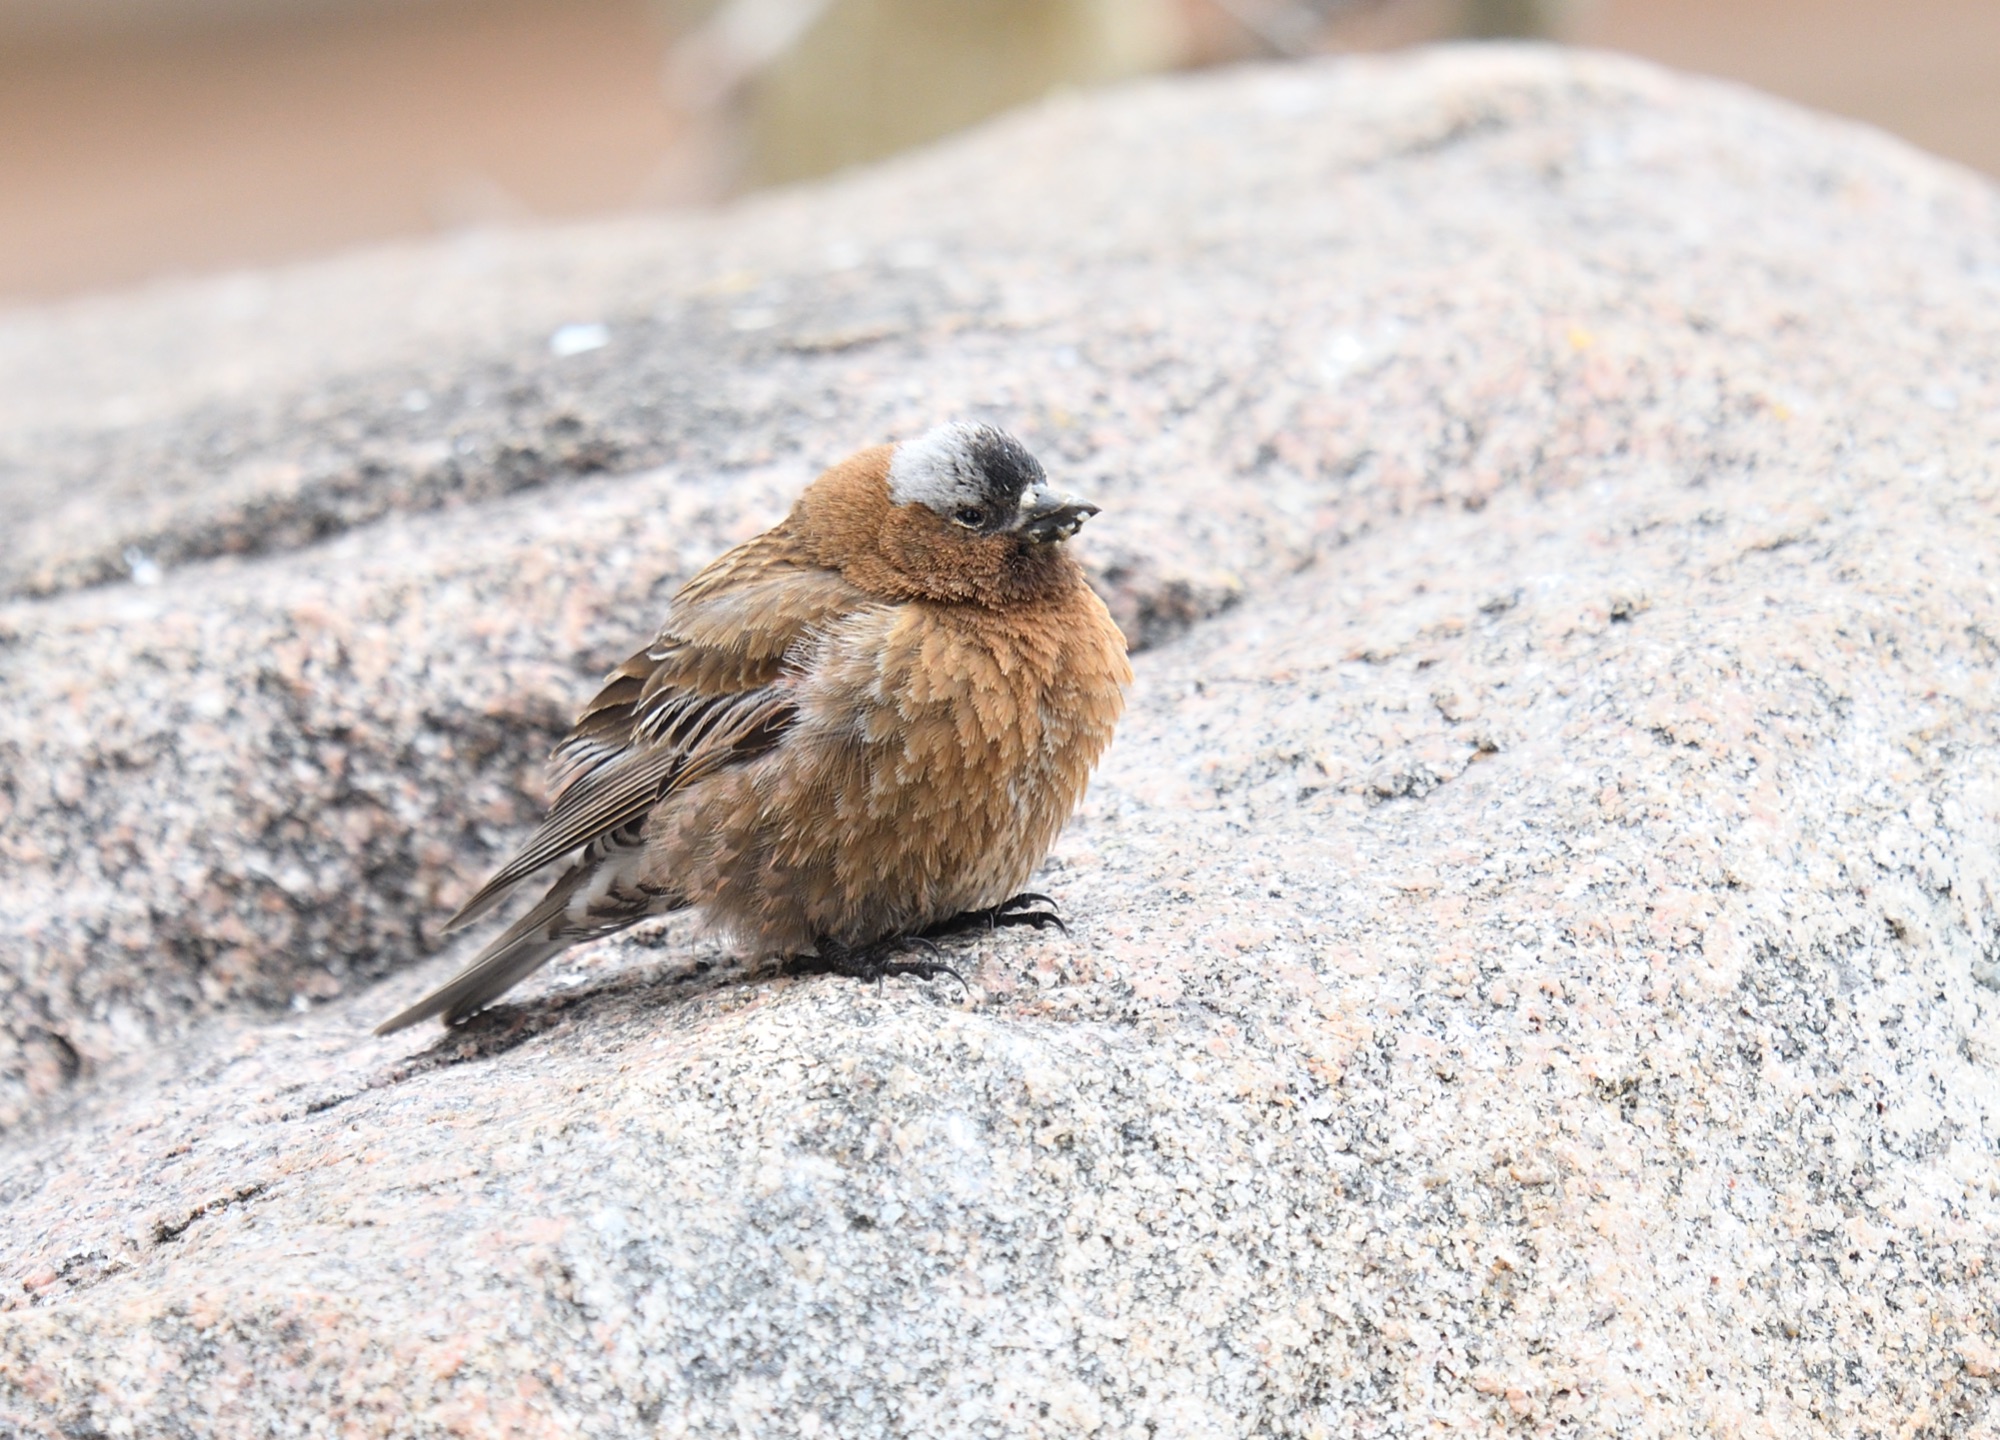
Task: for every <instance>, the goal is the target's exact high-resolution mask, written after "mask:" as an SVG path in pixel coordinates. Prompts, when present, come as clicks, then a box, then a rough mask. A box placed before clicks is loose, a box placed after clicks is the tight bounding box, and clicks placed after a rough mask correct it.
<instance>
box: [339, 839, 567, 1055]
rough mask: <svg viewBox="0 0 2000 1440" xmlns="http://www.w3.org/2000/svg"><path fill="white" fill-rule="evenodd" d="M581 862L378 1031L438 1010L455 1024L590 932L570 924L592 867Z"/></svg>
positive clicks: (377, 1030)
mask: <svg viewBox="0 0 2000 1440" xmlns="http://www.w3.org/2000/svg"><path fill="white" fill-rule="evenodd" d="M588 868H589V867H587V866H584V865H578V866H576V867H575V868H573V869H572V870H571V871H570V872H569V873H568V874H567V875H565V876H563V877H562V879H560V880H558V881H557V882H556V883H555V884H554V885H553V886H551V887H550V889H549V893H548V894H547V895H544V896H543V897H542V899H541V902H540V903H539V904H537V905H536V906H535V908H534V909H532V910H530V911H529V912H528V913H527V914H525V915H523V916H522V917H521V918H520V919H519V920H516V921H515V922H514V923H513V924H512V925H509V926H508V927H507V928H506V930H504V931H503V932H502V933H501V934H500V936H499V937H498V938H497V939H495V940H494V942H493V943H492V944H491V945H488V946H487V947H486V948H485V949H484V950H482V951H480V952H479V954H478V956H477V957H476V958H475V959H474V960H473V962H472V963H471V964H470V965H467V966H466V967H465V968H464V969H463V970H461V971H459V972H458V974H456V975H454V976H452V977H451V979H450V980H448V981H446V982H445V983H444V984H443V985H440V986H439V987H438V988H437V989H435V990H433V991H431V993H430V994H428V995H426V996H424V998H423V999H421V1000H419V1001H418V1002H417V1003H416V1004H414V1005H412V1006H411V1007H410V1008H409V1009H407V1010H404V1011H402V1012H400V1013H399V1014H396V1015H392V1016H390V1017H389V1018H388V1019H387V1020H384V1021H383V1022H382V1023H381V1024H380V1025H377V1026H376V1027H375V1033H376V1034H377V1035H392V1034H394V1033H395V1032H396V1031H398V1030H403V1029H407V1028H408V1027H409V1026H411V1025H415V1024H416V1023H417V1022H418V1021H420V1020H428V1019H430V1018H431V1016H433V1015H440V1016H442V1017H444V1023H445V1024H447V1025H454V1024H456V1023H457V1022H458V1021H460V1020H463V1019H464V1018H465V1017H466V1016H468V1015H470V1014H472V1012H473V1011H475V1010H477V1009H479V1008H480V1007H481V1006H483V1005H485V1004H487V1003H488V1002H490V1001H493V1000H497V999H499V998H500V996H502V995H504V994H505V993H506V992H507V991H509V990H511V989H513V988H514V986H516V985H518V984H520V982H521V981H523V980H525V979H527V978H528V977H529V976H530V975H532V974H534V973H535V971H537V970H539V969H541V968H542V966H544V965H546V964H547V963H548V962H549V961H550V960H551V959H552V958H553V957H555V956H556V955H558V954H560V953H561V952H562V951H564V950H567V949H568V948H569V947H570V946H572V945H574V944H576V942H577V941H579V940H584V939H588V938H590V932H588V931H584V932H581V933H579V932H578V931H577V929H576V928H575V927H574V926H573V925H571V924H570V923H569V919H570V917H569V915H568V914H567V911H568V909H569V902H570V898H571V896H573V895H574V894H575V892H576V888H577V886H578V885H579V884H580V883H582V881H583V879H584V877H585V874H586V873H587V871H588Z"/></svg>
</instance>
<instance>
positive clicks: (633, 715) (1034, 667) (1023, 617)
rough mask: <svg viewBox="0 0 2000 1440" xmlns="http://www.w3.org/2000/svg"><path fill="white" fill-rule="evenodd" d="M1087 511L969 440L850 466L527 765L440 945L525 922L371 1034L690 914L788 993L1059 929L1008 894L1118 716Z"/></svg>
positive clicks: (876, 454)
mask: <svg viewBox="0 0 2000 1440" xmlns="http://www.w3.org/2000/svg"><path fill="white" fill-rule="evenodd" d="M1096 513H1097V507H1096V506H1095V505H1092V504H1089V503H1088V502H1086V501H1084V500H1081V499H1079V498H1077V497H1076V496H1073V495H1063V494H1058V493H1057V492H1055V491H1054V490H1052V489H1051V488H1050V487H1049V484H1048V480H1047V477H1046V476H1045V475H1044V474H1043V471H1042V467H1041V465H1040V463H1039V462H1037V461H1036V459H1035V458H1034V456H1032V455H1030V454H1029V453H1028V451H1027V450H1026V449H1025V448H1024V447H1023V446H1022V445H1021V443H1020V442H1019V441H1018V440H1016V439H1014V438H1013V437H1012V436H1010V435H1006V434H1003V433H1002V432H1000V431H998V430H995V429H992V428H990V427H988V426H984V425H965V424H959V425H945V426H940V427H938V428H937V429H934V430H932V431H930V432H928V433H927V434H925V435H923V436H921V437H920V438H918V439H916V440H911V441H906V442H904V443H903V444H900V445H894V446H890V445H881V446H876V447H874V448H872V449H868V450H863V451H861V452H860V453H859V454H857V455H854V456H852V457H850V458H849V459H847V460H844V461H842V462H841V463H840V464H838V465H836V466H834V467H833V468H832V469H831V470H828V471H827V472H826V473H825V474H823V475H821V476H820V477H819V478H818V479H817V480H815V481H814V482H813V483H812V484H811V485H810V486H808V487H807V489H806V491H805V493H804V494H803V495H801V496H800V497H799V500H798V503H797V504H796V505H794V506H793V507H792V512H791V514H790V515H788V516H786V517H785V519H784V520H783V521H782V522H780V523H779V524H778V525H776V526H774V527H773V528H772V529H770V530H767V531H765V532H764V533H763V534H762V535H759V536H757V537H756V538H755V539H754V540H750V541H747V542H745V543H744V544H742V545H739V546H737V547H736V548H735V549H734V550H731V551H729V552H728V553H727V554H725V555H723V556H722V557H720V558H719V559H717V560H715V561H714V562H713V563H712V564H710V565H709V566H708V567H707V568H706V569H704V570H703V571H702V572H701V573H700V574H698V575H696V576H695V577H694V578H693V579H692V580H690V581H688V583H687V584H686V585H684V586H682V587H681V590H680V592H679V593H678V594H677V595H675V596H674V599H673V603H672V607H671V609H670V610H669V611H668V614H667V622H666V625H665V626H664V627H663V628H662V629H661V631H660V635H659V638H658V639H657V640H655V641H654V642H653V644H652V645H650V646H649V647H647V648H646V649H645V650H642V651H640V652H639V653H638V654H637V655H634V656H633V657H632V658H631V659H630V660H627V661H626V662H625V663H624V664H623V665H620V666H619V667H618V668H617V669H616V670H615V671H613V672H612V674H611V677H610V679H609V680H607V681H606V682H605V685H604V688H603V689H602V690H600V691H599V692H598V693H597V698H596V699H594V700H592V701H591V702H590V704H589V705H587V706H586V707H585V708H584V711H583V713H582V715H581V716H579V717H578V719H577V722H576V726H575V728H574V729H572V730H571V731H570V733H569V736H568V738H567V739H565V740H564V741H563V742H562V743H561V744H560V745H559V746H557V747H556V751H555V755H554V757H553V758H552V760H551V762H550V763H551V778H552V784H551V790H552V794H553V799H552V801H551V804H550V807H549V814H548V818H547V819H546V820H544V821H543V822H542V827H541V829H539V830H537V831H536V832H535V834H534V836H533V837H532V838H531V839H530V840H529V841H528V843H527V844H526V845H525V846H523V847H522V849H521V852H520V853H519V854H517V855H516V856H515V857H514V858H513V859H512V860H510V861H508V862H507V864H506V865H504V866H502V867H501V869H500V871H499V873H497V874H496V875H494V877H493V878H492V879H491V880H489V881H487V882H486V884H485V886H484V887H483V888H482V889H481V890H480V891H479V893H478V894H476V895H474V896H473V897H472V899H471V900H470V901H468V902H467V904H466V906H465V908H464V909H462V910H460V911H459V912H458V914H457V915H455V916H453V917H452V919H451V921H450V923H449V924H448V925H447V926H446V927H445V928H446V929H447V930H452V929H456V928H457V927H459V926H461V925H465V924H467V923H469V922H471V921H473V920H476V919H478V918H479V917H480V916H481V915H484V914H485V913H486V912H487V911H488V910H490V909H492V908H493V907H494V906H495V905H497V904H498V903H499V902H500V901H501V900H502V899H504V898H505V897H506V896H507V895H508V894H509V893H510V892H511V891H513V889H514V888H515V887H516V886H518V885H520V884H522V883H523V882H524V881H527V880H529V879H533V878H550V879H552V883H551V884H550V885H549V887H548V890H547V892H546V893H545V894H544V895H543V896H542V898H541V900H540V901H539V902H537V903H536V905H535V906H534V908H533V909H531V910H529V911H528V913H527V914H525V915H523V916H522V917H521V918H520V919H519V920H517V921H516V922H515V923H514V924H513V925H511V926H509V927H508V928H507V930H506V931H505V932H504V933H503V934H501V935H500V937H499V938H498V939H496V940H495V941H494V942H493V943H492V944H491V945H488V946H487V947H486V948H485V950H483V951H481V952H480V954H479V956H478V958H477V959H475V960H474V961H473V962H472V963H471V964H470V965H468V966H467V967H466V968H465V969H464V970H463V971H461V972H460V973H459V974H458V975H457V976H456V977H455V978H454V979H452V980H451V981H450V982H448V983H447V984H446V985H444V986H443V987H442V988H440V989H438V990H436V991H433V992H432V993H431V994H429V995H427V996H425V997H424V998H423V999H422V1000H419V1001H418V1002H417V1003H416V1004H415V1005H412V1006H411V1007H410V1008H409V1009H407V1010H405V1011H403V1012H402V1013H401V1014H400V1015H397V1016H395V1017H394V1018H393V1019H390V1020H388V1021H386V1022H384V1023H383V1024H382V1025H381V1026H379V1027H378V1028H377V1030H376V1033H377V1034H378V1035H386V1034H388V1033H390V1032H391V1031H394V1030H400V1029H402V1028H403V1027H404V1026H406V1025H414V1024H415V1023H417V1022H418V1021H420V1020H424V1019H428V1018H429V1017H430V1016H433V1015H439V1016H442V1017H443V1018H444V1020H445V1023H447V1024H452V1023H455V1022H457V1021H459V1020H461V1019H463V1018H464V1017H466V1016H467V1015H470V1014H472V1013H473V1012H475V1011H477V1010H478V1009H480V1008H481V1007H482V1006H484V1005H486V1004H488V1003H489V1002H491V1001H492V1000H493V999H494V998H496V997H497V996H499V995H500V994H502V993H503V992H504V991H506V990H508V989H509V988H511V987H512V986H514V985H515V984H517V983H518V982H519V981H521V980H522V979H524V978H525V977H526V976H528V975H529V974H531V973H533V972H534V971H535V970H536V969H538V968H539V967H540V966H541V965H543V964H544V963H545V962H547V961H548V960H549V959H550V957H552V956H554V955H556V954H557V953H559V952H560V951H562V950H564V949H567V948H568V947H569V946H571V945H574V944H576V943H577V942H579V941H582V940H590V939H595V938H597V937H599V936H603V935H609V934H612V933H613V932H615V931H618V930H622V929H624V928H625V927H626V926H628V925H631V924H633V923H634V922H635V921H638V920H642V919H644V918H645V917H647V916H649V915H661V914H665V913H667V912H669V911H674V910H683V909H689V908H695V909H699V910H701V911H702V912H703V913H704V915H705V917H706V918H707V919H708V921H710V922H711V923H712V924H715V925H717V926H718V927H720V928H721V929H723V930H725V931H727V932H729V933H731V934H732V935H734V936H735V937H736V939H737V940H738V941H739V942H740V943H741V944H742V945H743V946H744V947H745V948H746V949H748V950H750V951H752V952H753V953H755V954H757V955H761V956H784V957H788V958H789V960H790V962H791V964H790V966H789V968H791V969H793V970H795V971H800V972H814V971H817V972H823V973H827V972H830V973H834V974H841V975H853V976H859V977H863V978H877V977H880V976H883V975H898V974H917V975H922V976H924V977H926V978H929V977H931V976H933V975H935V974H938V973H943V972H945V971H946V970H947V969H948V967H946V966H944V965H942V964H939V963H937V962H936V961H934V960H914V961H899V960H895V959H893V958H891V957H893V956H894V955H896V954H898V953H901V952H902V951H903V950H904V949H905V948H906V947H907V946H909V945H912V944H915V945H920V946H924V947H926V948H928V949H929V950H931V951H932V953H935V946H934V945H932V944H931V943H930V942H932V941H934V940H935V939H937V938H939V937H941V936H944V935H948V934H955V933H959V932H960V931H963V930H968V929H972V928H974V927H977V928H987V927H992V926H1000V925H1021V924H1026V925H1035V926H1037V927H1039V926H1042V925H1048V924H1060V923H1061V922H1060V921H1059V920H1057V918H1056V916H1055V914H1054V912H1053V909H1052V908H1045V907H1049V906H1050V902H1049V901H1048V899H1047V897H1045V896H1040V895H1024V894H1017V893H1016V892H1017V891H1018V890H1019V889H1020V887H1021V886H1022V885H1023V884H1025V883H1026V882H1027V879H1028V876H1029V874H1030V873H1031V872H1032V871H1033V870H1034V868H1035V866H1036V865H1037V864H1038V863H1040V861H1041V858H1042V856H1043V855H1044V854H1045V853H1047V851H1048V848H1049V846H1050V845H1051V844H1052V843H1054V841H1055V838H1056V834H1057V832H1058V831H1060V830H1061V829H1062V826H1063V822H1064V821H1065V820H1067V819H1068V818H1069V814H1070V811H1071V810H1073V809H1074V808H1075V807H1076V803H1077V801H1078V800H1080V799H1081V798H1082V797H1083V791H1084V785H1085V783H1086V781H1087V780H1088V778H1089V775H1090V770H1091V767H1092V766H1093V765H1095V764H1096V763H1097V758H1098V756H1099V755H1101V754H1102V753H1103V752H1104V747H1105V746H1106V745H1107V744H1108V743H1109V742H1110V740H1111V731H1112V727H1113V726H1114V725H1115V724H1116V723H1117V721H1118V716H1119V713H1120V711H1122V710H1123V709H1124V703H1125V699H1124V687H1125V686H1126V685H1128V684H1130V683H1131V680H1132V668H1131V666H1130V665H1128V664H1127V663H1126V659H1125V640H1124V637H1123V636H1122V635H1121V634H1120V633H1119V631H1118V627H1117V626H1116V625H1115V624H1113V623H1112V620H1111V616H1110V614H1109V613H1108V612H1107V611H1106V610H1105V608H1104V603H1103V602H1102V601H1101V600H1099V599H1098V598H1097V596H1096V595H1095V594H1093V593H1092V592H1091V590H1090V587H1089V586H1088V585H1087V584H1085V583H1084V578H1083V571H1082V569H1081V568H1080V567H1079V566H1078V565H1077V563H1076V561H1075V560H1074V559H1073V558H1071V556H1070V555H1069V553H1068V551H1067V549H1066V548H1065V546H1064V545H1063V543H1062V542H1063V541H1065V540H1067V539H1068V538H1069V537H1070V536H1071V535H1073V534H1075V533H1076V531H1077V529H1078V527H1080V526H1081V525H1082V524H1083V522H1084V520H1085V519H1086V518H1087V517H1088V516H1091V515H1094V514H1096Z"/></svg>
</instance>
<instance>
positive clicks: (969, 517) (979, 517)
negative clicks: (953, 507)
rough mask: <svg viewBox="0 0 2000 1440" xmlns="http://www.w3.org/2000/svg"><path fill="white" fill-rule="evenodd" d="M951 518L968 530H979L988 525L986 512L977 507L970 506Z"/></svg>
mask: <svg viewBox="0 0 2000 1440" xmlns="http://www.w3.org/2000/svg"><path fill="white" fill-rule="evenodd" d="M951 518H952V519H954V520H956V521H957V522H958V523H959V524H961V525H963V526H964V527H965V528H966V529H968V530H977V529H978V528H979V527H980V526H981V525H984V524H985V523H986V512H985V511H984V510H981V509H980V508H979V507H978V506H977V505H968V506H966V507H965V508H964V509H963V510H960V511H959V512H958V513H957V514H955V515H953V516H952V517H951Z"/></svg>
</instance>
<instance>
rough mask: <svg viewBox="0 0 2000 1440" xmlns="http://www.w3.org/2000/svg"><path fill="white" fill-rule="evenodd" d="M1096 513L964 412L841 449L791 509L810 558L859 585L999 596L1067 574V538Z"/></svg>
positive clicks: (957, 596) (1018, 596) (921, 593)
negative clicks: (841, 455) (963, 417)
mask: <svg viewBox="0 0 2000 1440" xmlns="http://www.w3.org/2000/svg"><path fill="white" fill-rule="evenodd" d="M1096 513H1097V506H1095V505H1093V504H1091V503H1090V502H1089V501H1088V500H1085V499H1083V498H1081V497H1080V496H1076V495H1071V494H1067V493H1064V492H1062V491H1059V490H1057V489H1055V488H1054V487H1053V486H1051V485H1050V484H1049V479H1048V476H1047V474H1046V473H1045V472H1044V471H1043V469H1042V464H1041V462H1040V461H1039V460H1037V459H1036V458H1035V457H1034V456H1033V455H1031V454H1029V453H1028V449H1027V447H1026V446H1024V445H1023V444H1022V443H1021V442H1020V441H1019V440H1016V439H1015V438H1014V437H1013V436H1012V435H1009V434H1007V433H1006V432H1005V431H1002V430H996V429H994V428H993V427H992V426H990V425H974V424H965V423H959V424H952V425H940V426H937V427H936V428H935V429H932V430H928V431H926V432H925V433H924V434H922V435H920V436H918V437H917V438H915V439H914V440H905V441H903V442H902V443H901V444H899V445H883V446H877V447H875V448H874V449H871V450H863V451H862V452H861V453H860V454H858V455H855V456H853V457H852V458H850V459H848V460H846V461H843V462H842V463H841V464H839V465H836V466H835V467H834V468H833V469H831V470H829V471H827V472H826V474H824V475H822V476H821V477H820V478H819V479H818V480H816V481H814V482H813V484H812V486H811V487H810V488H809V489H808V490H807V491H806V493H805V494H804V495H803V496H801V497H800V500H799V507H798V509H797V511H795V512H794V516H795V520H796V521H798V522H799V523H800V524H801V526H802V530H803V533H804V538H805V539H806V540H807V543H808V544H809V545H810V546H811V547H812V548H813V549H814V551H815V555H816V558H818V559H819V560H820V562H821V563H822V564H829V565H833V566H835V567H836V568H838V569H840V570H841V571H842V572H843V573H844V574H845V575H846V576H847V577H848V578H849V579H850V580H851V581H853V582H854V583H855V584H857V585H859V586H861V587H862V588H863V589H866V590H870V591H873V592H875V593H878V594H882V595H885V596H893V597H896V598H908V597H922V598H926V599H936V600H954V601H970V602H973V603H983V604H993V605H1002V604H1008V603H1013V602H1018V601H1021V600H1026V599H1031V598H1033V597H1034V596H1035V595H1037V594H1039V593H1041V592H1042V591H1044V590H1045V589H1047V588H1048V587H1049V586H1051V585H1054V584H1058V583H1062V582H1064V581H1066V580H1068V579H1069V578H1071V577H1072V576H1073V575H1074V573H1075V565H1074V562H1073V561H1071V560H1069V559H1068V557H1067V556H1066V555H1064V554H1063V553H1062V552H1063V543H1062V542H1063V541H1065V540H1067V539H1069V537H1070V536H1072V535H1074V534H1075V533H1076V532H1077V531H1078V530H1079V529H1080V528H1081V527H1082V525H1083V522H1084V521H1085V520H1087V519H1089V518H1090V517H1091V516H1092V515H1095V514H1096Z"/></svg>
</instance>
